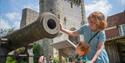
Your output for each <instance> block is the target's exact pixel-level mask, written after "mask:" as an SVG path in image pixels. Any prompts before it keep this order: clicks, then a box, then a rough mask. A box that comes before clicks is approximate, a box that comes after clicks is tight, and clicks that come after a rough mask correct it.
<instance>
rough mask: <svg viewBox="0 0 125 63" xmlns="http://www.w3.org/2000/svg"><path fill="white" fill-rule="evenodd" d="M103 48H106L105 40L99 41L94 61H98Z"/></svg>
mask: <svg viewBox="0 0 125 63" xmlns="http://www.w3.org/2000/svg"><path fill="white" fill-rule="evenodd" d="M103 48H104V42H99V44H98V46H97V52H96V54H95V56H94V57H93V59H92V60H91V62H92V63H94V62H95V61H96V59H97V58H98V56H99V55H100V53H101V51H102V49H103Z"/></svg>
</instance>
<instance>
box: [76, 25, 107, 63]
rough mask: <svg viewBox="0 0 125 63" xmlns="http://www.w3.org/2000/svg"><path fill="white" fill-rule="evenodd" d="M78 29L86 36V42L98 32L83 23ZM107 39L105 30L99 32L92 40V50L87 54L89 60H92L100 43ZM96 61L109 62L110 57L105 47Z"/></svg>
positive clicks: (100, 62) (99, 62)
mask: <svg viewBox="0 0 125 63" xmlns="http://www.w3.org/2000/svg"><path fill="white" fill-rule="evenodd" d="M76 31H77V32H79V33H80V35H83V36H84V41H85V42H88V41H89V40H90V39H91V38H92V36H93V35H94V34H95V33H96V32H93V31H91V29H90V27H89V25H83V26H82V27H81V28H80V29H78V30H76ZM105 41H106V36H105V32H104V31H101V32H99V33H98V34H97V35H96V36H95V37H94V38H93V39H92V40H91V43H90V47H91V50H90V52H89V53H88V54H87V56H88V59H89V60H92V58H93V57H94V55H95V54H96V51H97V46H98V43H99V42H105ZM95 63H109V58H108V55H107V52H106V50H105V48H104V49H103V50H102V51H101V54H100V55H99V57H98V58H97V60H96V62H95Z"/></svg>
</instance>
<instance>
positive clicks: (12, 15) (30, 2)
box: [0, 0, 125, 29]
mask: <svg viewBox="0 0 125 63" xmlns="http://www.w3.org/2000/svg"><path fill="white" fill-rule="evenodd" d="M84 3H85V12H86V16H88V15H89V14H90V13H91V12H93V11H101V12H103V13H104V14H105V15H106V16H111V15H113V14H117V13H120V12H123V11H125V0H84ZM24 8H31V9H33V10H35V11H37V12H39V0H0V29H8V28H15V29H19V27H20V21H21V16H22V9H24Z"/></svg>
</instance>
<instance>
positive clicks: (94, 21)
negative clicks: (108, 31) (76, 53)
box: [60, 11, 109, 63]
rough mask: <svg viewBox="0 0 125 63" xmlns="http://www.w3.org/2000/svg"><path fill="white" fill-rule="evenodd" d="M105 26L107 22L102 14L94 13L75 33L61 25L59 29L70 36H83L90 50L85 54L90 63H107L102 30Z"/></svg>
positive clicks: (104, 38)
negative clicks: (86, 23)
mask: <svg viewBox="0 0 125 63" xmlns="http://www.w3.org/2000/svg"><path fill="white" fill-rule="evenodd" d="M106 26H107V21H106V20H105V16H104V15H103V13H101V12H99V11H96V12H93V13H91V14H90V15H89V17H88V25H83V26H82V27H81V28H80V29H78V30H76V31H70V30H67V29H65V28H64V27H63V26H62V25H61V26H60V28H61V31H62V32H64V33H66V34H68V35H70V36H78V35H83V36H84V42H87V43H89V45H90V48H91V50H90V52H89V53H88V54H87V56H88V58H89V60H91V63H109V59H108V55H107V52H106V50H105V47H104V43H105V41H106V36H105V32H104V29H105V28H106ZM94 35H95V36H94ZM93 36H94V37H93Z"/></svg>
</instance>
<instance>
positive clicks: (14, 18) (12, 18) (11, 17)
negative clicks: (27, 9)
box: [6, 12, 21, 20]
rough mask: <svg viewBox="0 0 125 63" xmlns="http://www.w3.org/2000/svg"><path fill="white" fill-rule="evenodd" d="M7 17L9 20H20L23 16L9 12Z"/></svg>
mask: <svg viewBox="0 0 125 63" xmlns="http://www.w3.org/2000/svg"><path fill="white" fill-rule="evenodd" d="M6 17H7V18H8V19H9V20H19V19H20V17H21V14H20V13H18V12H9V13H7V14H6Z"/></svg>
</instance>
